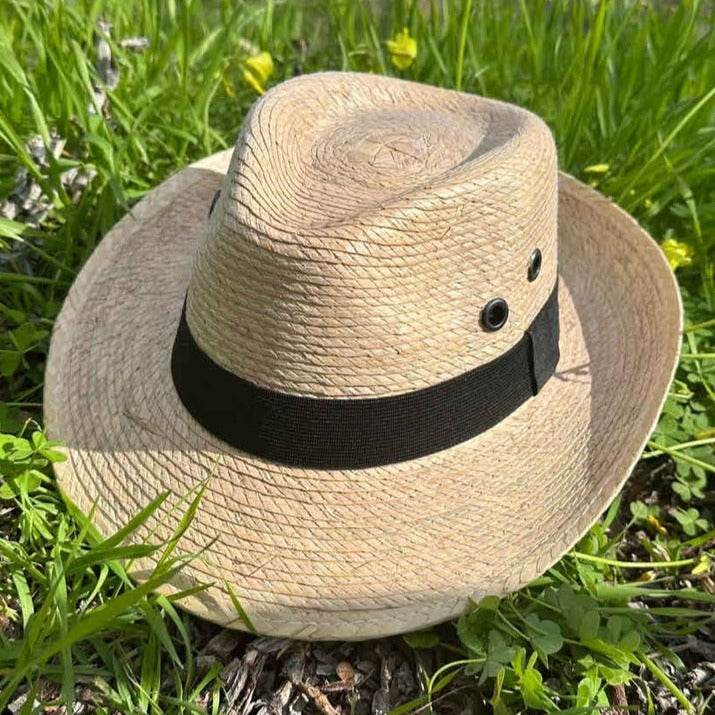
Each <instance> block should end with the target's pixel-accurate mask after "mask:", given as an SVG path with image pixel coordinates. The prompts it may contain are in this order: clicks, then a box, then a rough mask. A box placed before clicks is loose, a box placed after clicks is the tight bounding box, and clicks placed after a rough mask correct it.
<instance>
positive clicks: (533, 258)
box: [527, 248, 541, 283]
mask: <svg viewBox="0 0 715 715" xmlns="http://www.w3.org/2000/svg"><path fill="white" fill-rule="evenodd" d="M539 273H541V251H540V250H539V249H538V248H535V249H534V250H533V251H532V252H531V255H530V256H529V271H528V274H527V275H528V276H529V282H530V283H531V281H535V280H536V279H537V278H538V276H539Z"/></svg>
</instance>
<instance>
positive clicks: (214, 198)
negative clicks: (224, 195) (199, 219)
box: [209, 189, 221, 216]
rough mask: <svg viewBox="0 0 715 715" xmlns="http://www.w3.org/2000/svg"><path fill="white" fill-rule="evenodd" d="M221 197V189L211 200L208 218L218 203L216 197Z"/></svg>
mask: <svg viewBox="0 0 715 715" xmlns="http://www.w3.org/2000/svg"><path fill="white" fill-rule="evenodd" d="M219 196H221V189H219V190H218V191H217V192H216V193H215V194H214V197H213V198H212V199H211V206H209V216H211V214H212V213H213V212H214V207H215V206H216V202H217V201H218V197H219Z"/></svg>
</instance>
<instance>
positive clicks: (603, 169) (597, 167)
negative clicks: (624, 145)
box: [584, 164, 611, 174]
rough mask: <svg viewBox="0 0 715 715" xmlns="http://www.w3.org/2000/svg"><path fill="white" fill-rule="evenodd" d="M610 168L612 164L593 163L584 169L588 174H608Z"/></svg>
mask: <svg viewBox="0 0 715 715" xmlns="http://www.w3.org/2000/svg"><path fill="white" fill-rule="evenodd" d="M610 168H611V166H610V164H592V165H591V166H587V167H586V168H585V169H584V171H585V172H586V173H587V174H606V173H608V171H609V169H610Z"/></svg>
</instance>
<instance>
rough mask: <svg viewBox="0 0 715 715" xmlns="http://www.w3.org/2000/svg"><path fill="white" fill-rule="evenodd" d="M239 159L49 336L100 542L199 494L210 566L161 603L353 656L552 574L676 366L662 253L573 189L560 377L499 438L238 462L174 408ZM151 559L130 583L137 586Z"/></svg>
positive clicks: (200, 547) (86, 294)
mask: <svg viewBox="0 0 715 715" xmlns="http://www.w3.org/2000/svg"><path fill="white" fill-rule="evenodd" d="M230 156H231V151H225V152H222V153H220V154H216V155H214V156H211V157H209V158H207V159H204V160H202V161H200V162H198V163H196V164H194V165H192V166H191V167H189V168H187V169H184V170H183V171H181V172H179V173H178V174H177V175H175V176H174V177H173V178H171V179H170V180H168V181H167V182H165V183H164V184H162V185H161V186H159V187H158V188H157V189H155V190H154V191H152V192H151V193H150V194H149V195H148V196H147V197H146V198H145V199H144V200H143V201H141V202H140V203H139V204H138V205H137V206H136V207H135V208H134V209H133V210H132V212H131V213H130V214H129V215H127V216H126V217H125V218H124V219H123V220H122V221H120V222H119V223H118V224H117V226H116V227H115V228H114V229H112V231H111V232H110V233H109V234H108V235H107V236H106V237H105V238H104V239H103V240H102V242H101V243H100V245H99V247H98V248H97V250H96V251H95V252H94V254H93V255H92V256H91V258H90V259H89V261H88V262H87V264H86V265H85V267H84V268H83V270H82V271H81V273H80V275H79V277H78V278H77V280H76V282H75V284H74V285H73V287H72V289H71V291H70V293H69V296H68V298H67V300H66V302H65V304H64V307H63V309H62V311H61V313H60V316H59V318H58V320H57V323H56V325H55V329H54V333H53V337H52V344H51V350H50V356H49V360H48V366H47V374H46V382H45V396H44V400H45V414H46V420H47V424H48V429H49V431H50V434H51V435H52V437H54V438H58V439H61V440H63V441H64V442H65V444H66V451H67V454H68V457H69V458H68V460H67V461H66V462H64V463H60V464H57V465H55V469H56V472H57V476H58V480H59V484H60V486H61V488H62V490H63V491H64V493H65V494H66V495H67V497H68V498H69V499H70V500H71V501H72V502H74V503H75V504H76V505H77V506H78V507H79V508H80V509H81V510H82V511H84V512H85V513H86V512H88V511H89V510H90V509H91V508H92V506H93V505H95V504H96V505H97V509H96V513H95V523H96V525H97V527H98V528H99V530H100V531H101V532H103V533H107V534H109V533H111V532H113V531H114V530H116V529H117V528H118V527H120V526H121V525H123V524H125V523H126V522H127V521H128V520H129V519H130V518H131V517H132V516H134V515H135V514H136V513H137V512H138V511H139V510H140V509H141V508H142V507H144V506H145V505H146V504H147V503H148V502H149V501H150V500H151V499H152V498H153V497H155V496H156V495H157V494H158V493H159V492H162V491H164V490H169V491H170V492H172V494H173V495H174V496H173V497H172V498H171V499H169V500H168V501H167V502H165V504H164V508H163V511H162V512H161V514H160V515H159V516H158V519H157V521H156V522H154V523H153V524H151V525H148V526H147V527H146V529H145V530H144V531H143V533H142V534H141V535H140V536H147V535H148V534H149V531H148V529H149V526H151V527H152V528H154V529H155V531H154V532H153V535H152V538H153V539H154V540H156V539H161V538H168V536H170V535H171V533H172V530H173V528H175V526H176V523H177V520H178V518H179V516H180V513H181V506H180V505H179V506H178V508H177V502H179V501H180V500H181V499H182V497H184V496H185V495H186V494H187V493H188V492H189V491H190V490H191V489H192V488H195V487H197V485H199V484H201V483H202V482H203V481H204V480H207V479H208V484H207V487H206V491H205V493H204V496H203V499H202V505H201V508H200V509H199V511H198V513H197V515H196V517H195V520H194V522H193V524H192V526H191V528H190V529H189V531H188V532H187V533H186V535H185V536H184V538H183V541H182V542H181V543H182V548H183V550H184V551H185V552H190V553H193V552H201V554H200V556H199V557H198V558H196V559H195V560H193V561H191V562H190V563H189V564H188V565H187V566H186V567H185V568H184V569H183V571H182V572H181V574H180V577H178V578H177V579H175V580H174V581H173V582H172V584H171V585H170V586H169V587H168V590H181V589H184V588H187V587H189V586H193V585H196V584H198V583H207V582H208V583H213V584H214V585H213V586H212V587H211V588H210V589H208V590H206V591H203V592H200V593H197V594H196V595H194V596H191V597H190V598H187V599H185V600H184V601H182V602H181V603H182V605H183V606H184V607H185V608H187V609H188V610H189V611H192V612H194V613H196V614H197V615H199V616H202V617H204V618H207V619H209V620H211V621H215V622H217V623H221V624H225V625H229V626H233V627H237V628H242V627H243V624H242V621H241V620H240V618H239V617H238V615H237V613H236V610H235V608H234V606H233V602H232V599H231V596H230V595H229V592H228V590H227V588H226V584H228V585H230V587H231V588H232V590H233V591H234V593H235V594H236V595H237V597H238V599H239V600H240V602H241V604H242V606H243V608H244V609H245V610H246V612H247V613H248V614H249V616H250V618H251V620H252V622H253V624H254V625H255V627H256V628H257V629H258V631H259V632H262V633H268V634H273V635H281V636H288V637H292V638H303V639H361V638H369V637H373V636H383V635H388V634H392V633H398V632H405V631H410V630H414V629H417V628H422V627H425V626H427V625H430V624H432V623H436V622H440V621H443V620H445V619H447V618H450V617H452V616H455V615H457V614H459V613H460V612H462V611H463V610H464V609H465V608H466V607H467V605H468V603H469V600H470V599H479V598H480V597H482V596H484V595H487V594H497V595H501V594H504V593H507V592H510V591H513V590H515V589H517V588H519V587H520V586H522V585H524V584H526V583H527V582H528V581H530V580H531V579H533V578H534V577H536V576H537V575H539V574H541V573H543V571H544V570H546V569H547V568H548V567H549V566H551V565H552V564H553V563H554V562H555V561H556V560H558V559H559V557H560V556H562V555H563V554H564V553H565V552H566V551H567V550H568V549H569V548H570V547H571V546H573V544H574V543H575V542H576V541H577V540H578V539H579V537H580V536H581V535H582V534H583V533H584V532H585V531H586V530H587V529H588V528H589V527H590V526H591V525H592V524H593V523H594V522H595V521H596V520H597V519H598V517H599V515H600V514H601V512H602V511H603V510H604V509H605V508H606V507H607V505H608V504H609V502H610V501H611V500H612V499H613V498H614V497H615V496H616V494H617V493H618V491H619V490H620V488H621V486H622V485H623V482H624V481H625V480H626V478H627V476H628V474H629V473H630V471H631V469H632V467H633V464H634V462H635V461H636V460H637V458H638V456H639V454H640V451H641V449H642V448H643V446H644V443H645V441H646V440H647V438H648V436H649V434H650V432H651V430H652V428H653V426H654V423H655V421H656V420H657V418H658V415H659V412H660V410H661V408H662V404H663V401H664V399H665V395H666V392H667V388H668V385H669V383H670V381H671V379H672V376H673V372H674V369H675V366H676V363H677V359H678V352H679V345H680V331H681V305H680V298H679V293H678V289H677V285H676V282H675V279H674V276H673V274H672V272H671V271H670V269H669V267H668V265H667V262H666V261H665V258H664V256H663V254H662V252H661V251H660V249H659V248H658V246H657V245H656V244H655V242H654V241H653V240H652V239H651V238H650V237H649V236H648V235H647V234H646V233H645V232H644V231H643V230H642V229H641V228H640V227H639V226H638V225H637V223H636V222H635V221H634V220H633V219H632V218H631V217H629V216H628V215H627V214H626V213H624V212H623V211H621V210H620V209H619V208H617V207H616V206H615V205H614V204H613V203H611V202H610V201H608V200H607V199H606V198H604V197H603V196H601V195H600V194H598V193H597V192H595V191H594V190H592V189H590V188H588V187H586V186H584V185H583V184H581V183H580V182H578V181H577V180H575V179H574V178H572V177H570V176H568V175H564V174H562V175H561V177H560V186H559V276H560V285H559V304H560V321H561V326H560V327H561V341H560V345H561V360H560V363H559V366H558V368H557V370H556V373H555V375H554V376H553V378H552V379H550V380H549V381H548V383H547V384H546V385H545V386H544V388H543V389H542V390H541V392H540V393H539V394H538V396H536V397H534V398H533V399H531V400H529V401H527V402H526V403H525V404H524V405H522V406H521V407H520V408H519V409H518V410H517V411H515V412H514V413H513V414H512V415H510V416H509V417H508V418H507V419H505V420H503V421H502V422H501V423H499V424H498V425H497V426H496V427H494V428H493V429H491V430H489V431H488V432H485V433H483V434H481V435H479V436H477V437H474V438H473V439H471V440H469V441H467V442H464V443H462V444H460V445H458V446H456V447H453V448H451V449H448V450H445V451H443V452H439V453H437V454H434V455H430V456H427V457H424V458H420V459H416V460H412V461H409V462H403V463H400V464H395V465H390V466H385V467H377V468H371V469H362V470H353V471H342V472H334V471H333V472H331V471H319V470H309V469H302V468H292V467H289V466H284V465H279V464H276V463H272V462H268V461H265V460H262V459H259V458H254V457H252V456H250V455H247V454H244V453H241V452H239V451H237V450H235V449H233V448H232V447H230V446H228V445H226V444H225V443H223V442H221V441H220V440H218V439H216V438H215V437H213V436H212V435H211V434H209V433H208V432H206V431H205V430H204V429H203V428H202V427H201V426H200V425H199V424H198V423H196V422H195V421H194V420H193V419H192V417H191V416H190V415H189V414H188V413H187V411H186V410H185V409H184V407H183V405H182V404H181V402H180V401H179V398H178V397H177V395H176V392H175V389H174V386H173V384H172V379H171V372H170V357H171V347H172V344H173V340H174V336H175V332H176V328H177V324H178V321H179V318H180V315H181V310H182V303H183V300H184V295H185V292H186V288H187V285H188V282H189V277H190V271H191V264H192V257H193V252H194V247H195V245H196V243H197V241H198V240H199V239H200V236H201V234H202V231H203V229H204V226H205V223H206V215H207V209H208V207H209V205H210V203H211V199H212V197H213V195H214V193H215V191H216V190H217V189H218V188H220V186H221V183H222V181H223V176H224V174H225V172H226V170H227V167H228V162H229V159H230ZM151 566H152V564H151V562H150V561H147V562H145V563H142V564H141V566H140V568H138V569H137V570H136V572H135V573H134V576H135V577H136V578H137V579H138V580H143V579H145V578H147V576H148V574H149V572H150V571H149V570H150V569H151Z"/></svg>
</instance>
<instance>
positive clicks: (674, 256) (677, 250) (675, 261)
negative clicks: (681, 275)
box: [660, 238, 695, 271]
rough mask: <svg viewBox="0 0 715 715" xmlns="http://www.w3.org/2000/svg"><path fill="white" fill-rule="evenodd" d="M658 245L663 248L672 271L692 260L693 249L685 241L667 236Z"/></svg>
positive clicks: (687, 264) (688, 263)
mask: <svg viewBox="0 0 715 715" xmlns="http://www.w3.org/2000/svg"><path fill="white" fill-rule="evenodd" d="M660 247H661V248H662V249H663V253H665V257H666V258H667V259H668V263H669V264H670V267H671V269H672V270H674V271H675V270H677V269H678V268H680V266H689V265H690V264H691V263H692V262H693V255H694V253H695V251H694V250H693V247H692V246H690V245H688V244H687V243H682V242H681V241H676V240H675V239H674V238H668V239H666V240H665V241H663V243H661V244H660Z"/></svg>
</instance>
